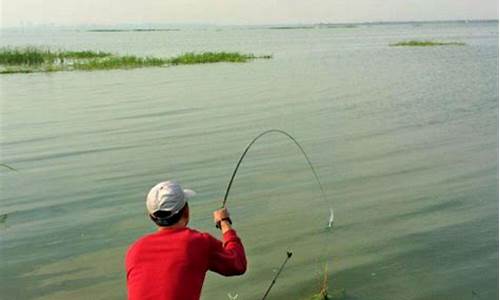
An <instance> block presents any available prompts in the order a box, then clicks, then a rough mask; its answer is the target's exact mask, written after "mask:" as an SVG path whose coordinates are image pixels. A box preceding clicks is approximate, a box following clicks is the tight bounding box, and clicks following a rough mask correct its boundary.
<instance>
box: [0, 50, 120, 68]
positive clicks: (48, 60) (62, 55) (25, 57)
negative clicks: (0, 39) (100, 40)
mask: <svg viewBox="0 0 500 300" xmlns="http://www.w3.org/2000/svg"><path fill="white" fill-rule="evenodd" d="M111 55H112V54H111V53H107V52H101V51H99V52H95V51H51V50H48V49H41V48H35V47H26V48H0V65H11V66H12V65H16V66H19V65H25V66H39V65H43V64H55V63H58V62H59V63H60V62H64V60H65V59H90V58H98V57H101V58H102V57H109V56H111Z"/></svg>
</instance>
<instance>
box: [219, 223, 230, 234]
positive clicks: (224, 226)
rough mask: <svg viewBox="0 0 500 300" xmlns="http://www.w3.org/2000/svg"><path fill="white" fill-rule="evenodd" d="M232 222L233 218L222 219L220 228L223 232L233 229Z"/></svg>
mask: <svg viewBox="0 0 500 300" xmlns="http://www.w3.org/2000/svg"><path fill="white" fill-rule="evenodd" d="M231 225H232V222H231V220H221V221H220V230H221V232H222V234H224V233H226V232H227V231H229V230H231V229H232V226H231Z"/></svg>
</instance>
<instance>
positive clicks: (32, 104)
mask: <svg viewBox="0 0 500 300" xmlns="http://www.w3.org/2000/svg"><path fill="white" fill-rule="evenodd" d="M409 39H421V40H427V39H432V40H443V41H461V42H465V43H466V46H463V47H461V46H446V47H389V44H391V43H395V42H398V41H401V40H409ZM0 45H1V46H23V45H42V46H48V47H51V48H54V49H68V50H69V49H75V50H82V49H95V50H103V51H111V52H115V53H120V54H136V55H141V56H146V55H155V56H162V57H163V56H165V57H169V56H173V55H176V54H180V53H183V52H186V51H209V50H210V51H240V52H245V53H246V52H248V53H254V54H258V55H264V54H272V55H273V58H272V59H271V60H256V61H253V62H249V63H244V64H226V63H220V64H207V65H192V66H177V67H166V68H145V69H135V70H114V71H95V72H59V73H50V74H41V73H40V74H14V75H2V76H1V77H0V85H1V86H0V88H1V90H0V91H1V107H0V120H1V121H0V126H1V127H0V128H1V132H0V147H1V148H0V149H1V160H0V161H1V162H2V163H6V164H8V165H10V166H12V167H14V168H15V169H17V171H9V170H8V169H6V168H2V169H1V170H0V180H1V190H0V193H1V194H0V214H7V219H6V220H5V222H4V223H3V224H0V295H1V296H0V298H2V299H123V298H124V297H125V295H126V287H125V273H124V267H123V257H124V254H125V251H126V249H127V246H128V245H129V244H130V243H132V242H133V241H134V240H135V239H137V238H138V237H139V236H141V235H143V234H145V233H148V232H152V231H154V229H155V228H154V226H153V225H152V223H151V222H150V221H149V220H148V218H147V217H146V212H145V206H144V198H145V194H146V193H147V191H148V190H149V188H150V187H151V186H153V185H154V184H155V183H157V182H158V181H161V180H165V179H171V178H174V179H177V180H178V181H180V182H181V183H182V184H183V185H184V186H186V187H189V188H192V189H194V190H196V191H197V192H198V196H197V197H196V198H193V199H192V200H191V202H190V203H191V208H192V220H191V225H192V226H193V227H195V228H198V229H200V230H203V231H208V232H211V233H213V234H215V235H216V234H217V231H216V229H215V228H213V224H212V219H211V212H212V211H213V210H215V209H216V208H218V207H219V206H220V200H221V198H222V197H223V195H224V191H225V187H226V184H227V181H228V180H229V177H230V175H231V172H232V170H233V167H234V165H235V163H236V161H237V159H238V157H239V155H240V154H241V151H242V150H243V148H244V147H245V146H246V145H247V143H248V142H249V141H250V140H251V139H252V138H253V137H254V136H256V135H257V134H259V133H260V132H261V131H263V130H266V129H269V128H280V129H283V130H286V131H287V132H289V133H290V134H292V135H293V136H294V137H295V138H296V139H297V140H298V141H299V142H300V143H301V144H302V146H303V147H304V149H305V151H306V152H307V153H308V155H309V157H310V158H311V161H312V163H313V164H314V165H315V166H316V168H317V172H318V174H319V177H320V179H321V181H322V183H323V185H324V187H325V191H326V194H327V198H328V202H329V203H328V204H327V203H325V202H324V201H323V200H322V199H321V194H320V193H319V189H318V186H317V185H316V183H315V181H314V177H313V175H312V173H311V171H310V170H309V169H308V167H307V164H306V162H305V160H304V158H303V157H302V156H301V154H300V152H299V151H298V150H297V149H296V147H295V146H294V145H293V143H291V142H290V141H288V140H286V139H285V138H284V137H282V136H280V135H268V136H265V137H263V138H262V139H261V140H260V141H259V142H258V143H257V144H255V147H254V148H253V149H252V150H251V151H250V152H249V155H248V156H247V159H246V160H245V161H244V163H243V165H242V167H241V169H240V172H239V174H238V177H237V179H236V181H235V183H234V186H233V189H232V191H231V194H230V197H229V200H228V208H229V210H230V211H231V213H232V216H233V220H234V224H235V228H236V229H237V230H238V232H239V234H240V236H241V237H242V239H243V241H244V244H245V247H246V249H247V254H248V260H249V270H248V272H247V274H246V275H244V276H243V277H236V278H222V277H220V276H217V275H214V274H209V275H208V279H207V282H206V284H205V286H204V289H203V296H202V297H203V299H207V300H208V299H229V298H228V296H227V294H228V293H230V294H232V295H234V294H238V295H239V298H238V299H256V298H259V297H261V296H262V295H263V293H264V291H265V289H266V288H267V286H268V285H269V284H270V282H271V279H272V277H273V276H274V272H275V270H276V269H277V268H278V267H279V266H280V264H281V262H282V261H283V259H284V257H285V251H286V250H287V249H290V250H292V251H293V253H294V256H293V257H292V259H291V260H290V261H289V263H288V265H287V267H286V268H285V270H284V271H283V273H282V275H281V277H280V278H279V280H278V281H277V283H276V285H275V287H274V288H273V291H272V292H271V297H270V298H269V299H305V298H307V296H309V295H311V294H312V293H314V292H316V291H317V290H318V288H319V285H320V282H321V277H322V275H323V273H324V270H325V265H327V272H328V281H329V286H330V289H332V290H336V291H338V290H341V289H345V291H346V293H347V296H348V299H360V300H364V299H498V279H499V278H498V79H499V78H498V23H497V22H469V23H425V24H392V25H387V24H386V25H360V26H357V27H354V28H329V29H325V28H323V29H296V30H271V29H266V28H259V27H248V28H246V27H206V28H204V27H190V28H187V27H186V28H181V30H179V31H168V32H167V31H162V32H86V31H85V30H74V29H47V28H45V29H36V28H35V29H29V30H27V29H26V30H14V29H9V30H3V31H2V32H1V37H0ZM329 205H331V206H333V208H334V209H335V217H336V219H335V224H334V228H333V230H331V231H330V230H327V229H325V225H326V224H327V222H328V216H329V209H328V206H329Z"/></svg>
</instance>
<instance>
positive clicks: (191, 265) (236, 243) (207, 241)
mask: <svg viewBox="0 0 500 300" xmlns="http://www.w3.org/2000/svg"><path fill="white" fill-rule="evenodd" d="M194 194H195V193H194V192H193V191H191V190H188V189H184V190H183V189H182V187H181V186H180V185H179V184H178V183H176V182H174V181H165V182H160V183H158V184H157V185H156V186H154V187H153V188H152V189H151V191H150V192H149V194H148V195H147V198H146V206H147V209H148V212H149V216H150V218H151V220H153V222H155V223H156V225H157V226H158V230H157V231H156V232H155V233H152V234H148V235H146V236H143V237H141V238H140V239H138V240H137V241H136V242H135V243H134V244H132V245H131V246H130V247H129V249H128V251H127V255H126V259H125V267H126V271H127V289H128V299H129V300H147V299H154V300H192V299H193V300H198V299H199V298H200V293H201V288H202V285H203V281H204V279H205V273H206V272H207V271H208V270H210V271H214V272H216V273H219V274H221V275H224V276H233V275H241V274H243V273H245V271H246V267H247V263H246V257H245V250H244V249H243V244H242V243H241V241H240V239H239V237H238V236H237V235H236V231H235V230H234V229H232V228H231V219H230V218H229V213H228V211H227V210H226V209H225V208H223V209H219V210H216V211H215V212H214V214H213V215H214V221H215V223H216V225H217V227H218V228H220V229H221V231H222V239H223V242H221V241H219V240H217V239H216V238H214V237H212V236H211V235H210V234H208V233H201V232H198V231H196V230H193V229H190V228H189V227H187V224H188V223H189V217H190V216H189V206H188V203H187V197H191V196H193V195H194Z"/></svg>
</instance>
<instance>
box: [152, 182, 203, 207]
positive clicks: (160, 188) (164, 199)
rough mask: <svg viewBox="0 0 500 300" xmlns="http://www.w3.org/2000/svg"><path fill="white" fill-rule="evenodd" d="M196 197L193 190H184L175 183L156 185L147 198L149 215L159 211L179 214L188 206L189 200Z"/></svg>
mask: <svg viewBox="0 0 500 300" xmlns="http://www.w3.org/2000/svg"><path fill="white" fill-rule="evenodd" d="M194 195H196V193H195V192H194V191H193V190H189V189H183V188H182V187H181V185H180V184H178V183H177V182H175V181H171V180H169V181H163V182H160V183H158V184H157V185H155V186H154V187H153V188H152V189H151V190H150V191H149V193H148V196H147V197H146V207H147V208H148V212H149V214H151V215H152V214H154V213H155V212H157V211H168V212H171V214H172V215H175V214H177V213H178V212H179V211H180V210H181V209H182V208H183V207H184V205H185V204H186V202H187V198H189V197H192V196H194Z"/></svg>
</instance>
